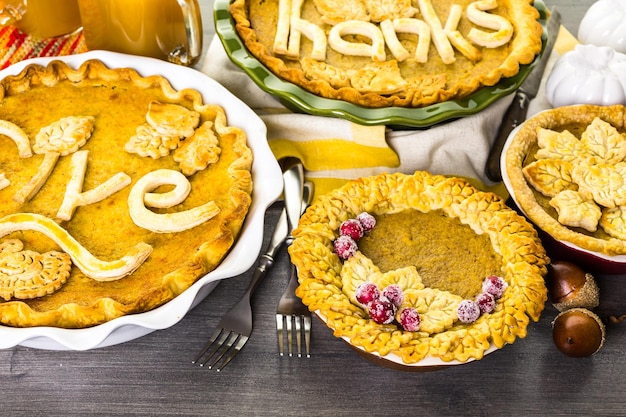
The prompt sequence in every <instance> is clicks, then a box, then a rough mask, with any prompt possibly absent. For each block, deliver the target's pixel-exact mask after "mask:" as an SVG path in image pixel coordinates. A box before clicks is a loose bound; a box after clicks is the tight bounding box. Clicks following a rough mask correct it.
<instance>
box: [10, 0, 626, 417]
mask: <svg viewBox="0 0 626 417" xmlns="http://www.w3.org/2000/svg"><path fill="white" fill-rule="evenodd" d="M201 3H202V7H203V13H204V22H205V26H206V27H205V31H206V35H207V38H206V44H207V45H208V41H209V40H210V37H211V36H212V34H213V33H214V32H213V23H212V22H213V20H212V13H211V4H212V2H211V1H208V0H201ZM546 3H547V4H548V5H549V6H553V5H558V6H559V8H560V9H561V12H562V14H563V18H564V24H565V26H566V27H567V28H568V29H569V30H570V31H572V32H573V33H576V31H577V25H578V21H579V19H580V17H581V16H582V15H583V13H584V12H585V10H586V9H587V8H588V7H589V5H590V4H591V3H592V1H590V0H586V1H578V2H575V4H572V3H573V2H571V1H570V0H560V1H556V0H552V1H546ZM209 59H210V58H209ZM277 216H278V208H277V207H272V208H271V209H270V210H269V211H268V214H267V227H270V226H272V225H273V224H274V223H275V221H276V220H277ZM249 278H250V274H249V273H248V274H244V275H242V276H239V277H235V278H232V279H228V280H227V281H224V282H222V283H221V284H220V285H219V286H218V287H217V288H216V290H215V291H214V292H213V293H212V294H211V295H209V297H208V298H207V299H205V300H204V302H202V303H201V304H200V305H199V306H198V307H196V308H195V309H194V310H192V311H191V312H190V313H189V314H188V315H187V316H186V317H185V318H184V319H183V320H181V321H180V322H179V323H178V324H177V325H175V326H173V327H172V328H169V329H167V330H162V331H157V332H154V333H151V334H149V335H147V336H145V337H142V338H140V339H137V340H134V341H131V342H127V343H124V344H122V345H117V346H111V347H107V348H102V349H96V350H92V351H87V352H71V351H43V350H37V349H32V348H26V347H22V346H18V347H14V348H11V349H6V350H1V351H0V414H2V415H5V416H26V415H28V416H39V415H46V416H87V415H103V416H122V415H146V416H160V415H163V416H171V415H197V416H206V415H209V416H255V415H261V416H264V415H276V416H300V415H301V416H309V415H314V416H326V415H328V416H358V415H381V416H382V415H386V416H389V415H390V416H406V415H425V416H435V415H443V416H460V415H481V416H482V415H485V416H487V415H489V416H491V415H507V416H531V415H585V416H590V415H602V416H608V415H624V414H626V397H625V396H624V394H623V390H624V387H625V386H626V349H625V348H624V346H625V345H626V330H625V327H624V326H626V324H625V325H616V326H610V327H609V329H608V339H607V343H606V345H605V347H604V348H603V350H602V351H601V352H600V353H599V354H597V355H596V356H594V357H592V358H586V359H578V360H577V359H571V358H568V357H565V356H564V355H562V354H560V353H559V352H558V351H557V350H556V349H555V348H554V346H553V344H552V339H551V330H550V327H551V320H552V319H553V318H554V316H555V310H554V309H553V308H552V307H551V306H547V308H546V311H545V313H544V314H543V317H542V319H541V320H540V322H539V323H536V324H532V325H531V326H530V327H529V331H528V336H527V337H526V338H525V339H522V340H519V341H517V342H516V343H515V344H513V345H511V346H507V347H505V348H504V349H502V350H500V351H496V352H494V353H493V354H491V355H489V356H488V357H486V358H485V359H484V360H481V361H477V362H474V363H471V364H467V365H463V366H456V367H453V368H449V369H446V370H443V371H437V372H421V373H407V372H399V371H394V370H390V369H387V368H383V367H380V366H378V365H376V364H373V363H371V362H369V361H367V360H365V359H363V358H361V357H360V356H358V355H357V354H355V353H354V352H353V351H352V350H351V349H350V348H349V347H348V346H346V345H345V344H344V343H342V342H341V341H339V340H337V339H336V338H335V337H333V335H332V333H331V331H330V330H329V329H328V328H326V327H325V326H323V325H322V324H321V322H319V321H314V323H313V342H312V350H313V356H312V357H311V358H310V359H295V358H280V357H279V356H278V355H277V353H276V352H277V341H276V336H275V325H274V314H275V308H276V303H277V301H278V298H279V297H280V294H281V292H282V290H283V289H284V288H285V286H286V284H287V280H288V258H287V255H286V253H285V252H282V253H281V255H280V256H279V257H278V261H277V265H276V267H275V268H274V270H273V272H272V274H271V275H270V276H269V277H268V278H267V280H266V281H265V282H264V283H262V284H261V286H260V288H259V290H258V292H257V295H256V298H255V299H254V303H253V306H254V313H255V315H254V332H253V334H252V337H251V339H250V341H249V342H248V344H247V345H246V346H245V347H244V349H243V350H242V352H241V353H240V354H239V356H238V357H237V358H236V359H235V360H234V361H233V362H232V363H231V364H230V365H228V366H227V367H226V368H225V369H224V370H223V371H222V372H221V373H216V372H212V371H209V370H207V369H202V368H198V367H196V366H193V365H192V364H191V358H192V357H193V356H194V354H195V353H196V351H197V350H198V349H199V348H200V347H201V346H202V344H203V343H204V342H205V340H206V339H207V336H208V335H209V334H210V332H211V330H212V329H213V327H214V326H215V325H216V324H217V322H218V321H219V319H220V317H221V316H222V315H223V314H224V313H225V312H226V311H227V310H228V309H229V308H230V307H231V306H232V305H233V304H234V303H235V302H236V301H237V300H238V299H239V297H240V296H241V295H242V293H243V292H244V290H245V287H246V285H247V283H248V281H249Z"/></svg>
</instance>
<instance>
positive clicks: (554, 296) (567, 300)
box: [547, 261, 600, 312]
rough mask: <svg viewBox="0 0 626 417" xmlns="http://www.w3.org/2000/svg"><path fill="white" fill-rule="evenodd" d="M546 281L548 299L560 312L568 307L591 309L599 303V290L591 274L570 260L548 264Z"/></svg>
mask: <svg viewBox="0 0 626 417" xmlns="http://www.w3.org/2000/svg"><path fill="white" fill-rule="evenodd" d="M547 283H548V291H549V293H550V301H551V302H552V305H554V308H556V309H557V310H559V311H560V312H563V311H565V310H568V309H570V308H586V309H593V308H596V307H597V306H598V305H599V304H600V290H599V289H598V285H597V283H596V280H595V278H594V277H593V275H591V274H590V273H585V271H583V270H582V269H581V268H580V267H579V266H577V265H575V264H573V263H571V262H566V261H555V262H552V263H551V264H549V265H548V274H547Z"/></svg>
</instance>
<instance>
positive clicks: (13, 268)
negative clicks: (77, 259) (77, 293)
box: [0, 239, 72, 301]
mask: <svg viewBox="0 0 626 417" xmlns="http://www.w3.org/2000/svg"><path fill="white" fill-rule="evenodd" d="M71 269H72V262H71V260H70V256H69V255H68V254H66V253H63V252H57V251H50V252H45V253H39V252H35V251H32V250H24V247H23V243H22V241H21V240H19V239H8V240H5V241H3V242H1V243H0V298H3V299H4V300H6V301H9V300H10V299H12V298H15V299H30V298H37V297H43V296H44V295H48V294H52V293H53V292H55V291H56V290H58V289H59V288H61V286H62V285H63V284H65V282H66V281H67V279H68V278H69V276H70V270H71Z"/></svg>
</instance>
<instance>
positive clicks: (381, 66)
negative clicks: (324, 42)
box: [347, 61, 407, 94]
mask: <svg viewBox="0 0 626 417" xmlns="http://www.w3.org/2000/svg"><path fill="white" fill-rule="evenodd" d="M347 74H348V76H349V77H350V81H351V83H352V86H353V87H354V88H356V89H357V90H359V91H363V92H372V93H378V94H393V93H395V92H398V91H401V90H402V89H404V88H405V87H406V84H407V81H406V80H405V79H404V78H403V77H402V74H401V73H400V68H399V67H398V63H397V62H396V61H386V62H372V63H371V64H369V65H366V66H364V67H363V68H360V69H356V70H348V71H347Z"/></svg>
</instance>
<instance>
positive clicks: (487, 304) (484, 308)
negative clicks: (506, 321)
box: [476, 292, 496, 313]
mask: <svg viewBox="0 0 626 417" xmlns="http://www.w3.org/2000/svg"><path fill="white" fill-rule="evenodd" d="M476 304H478V307H479V308H480V312H481V313H491V312H492V311H493V309H494V308H496V299H495V298H494V296H493V295H491V294H489V293H488V292H484V293H482V294H480V295H479V296H478V297H476Z"/></svg>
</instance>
